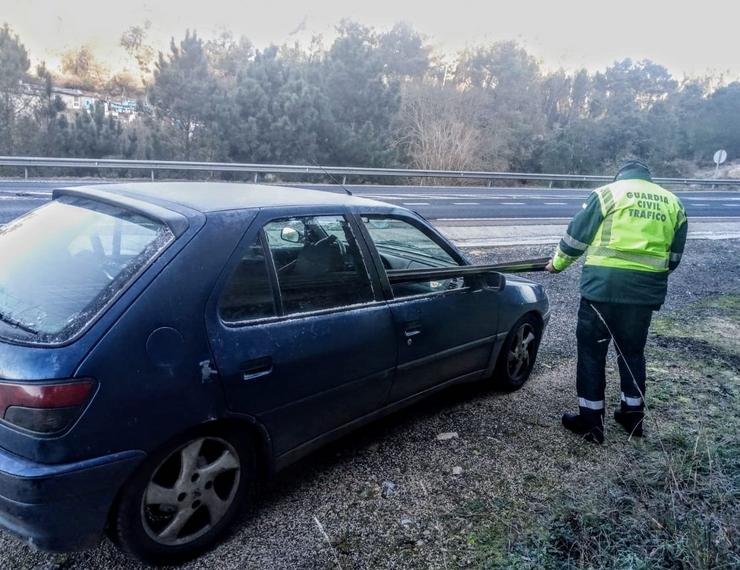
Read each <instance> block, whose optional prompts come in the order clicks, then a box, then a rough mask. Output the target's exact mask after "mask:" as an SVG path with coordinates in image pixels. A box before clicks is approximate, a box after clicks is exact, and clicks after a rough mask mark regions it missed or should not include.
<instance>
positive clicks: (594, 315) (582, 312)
mask: <svg viewBox="0 0 740 570" xmlns="http://www.w3.org/2000/svg"><path fill="white" fill-rule="evenodd" d="M687 229H688V223H687V218H686V213H685V212H684V208H683V205H682V204H681V201H680V200H679V199H678V198H677V197H676V196H675V195H674V194H672V193H671V192H669V191H668V190H666V189H664V188H661V187H660V186H658V185H657V184H654V183H653V182H652V178H651V175H650V169H649V168H648V167H647V166H646V165H645V164H644V163H642V162H639V161H634V160H633V161H629V162H627V163H625V164H624V165H623V166H622V167H621V168H620V169H619V172H618V173H617V175H616V176H615V177H614V182H612V183H610V184H608V185H606V186H602V187H601V188H597V189H596V190H594V191H593V192H592V193H591V194H590V195H589V197H588V199H587V200H586V203H585V204H583V209H582V210H581V211H580V212H579V213H578V214H576V216H575V217H574V218H573V220H572V221H571V222H570V225H569V226H568V230H567V232H566V234H565V235H564V236H563V239H562V240H560V244H559V245H558V248H557V250H556V251H555V254H554V256H553V258H552V259H551V260H550V262H549V263H548V265H547V271H549V272H550V273H559V272H560V271H563V270H564V269H566V268H567V267H568V266H569V265H571V264H572V263H573V262H574V261H576V260H577V259H578V257H580V256H581V255H582V254H584V253H585V254H586V261H585V264H584V267H583V273H582V276H581V304H580V308H579V310H578V326H577V329H576V338H577V340H578V365H577V378H576V388H577V392H578V408H579V413H578V414H572V413H566V414H564V415H563V425H564V426H565V427H566V428H567V429H569V430H570V431H572V432H574V433H576V434H579V435H581V436H583V437H584V439H586V440H587V441H591V442H594V443H602V442H603V441H604V388H605V384H606V376H605V371H604V368H605V365H606V354H607V351H608V349H609V341H610V340H612V339H613V340H614V345H615V350H616V352H617V356H618V363H619V376H620V379H621V388H622V397H621V403H620V407H619V409H617V410H616V411H615V412H614V419H615V420H616V421H617V422H618V423H619V424H621V425H622V427H624V429H625V430H626V431H627V432H628V433H630V434H631V435H633V436H641V435H642V433H643V426H642V420H643V415H644V408H645V342H646V340H647V334H648V328H649V326H650V320H651V318H652V313H653V311H656V310H658V309H659V308H660V306H661V305H662V304H663V301H664V300H665V295H666V288H667V284H668V275H669V274H670V273H671V272H672V271H673V270H674V269H676V267H678V264H679V262H680V261H681V255H682V254H683V249H684V245H685V242H686V231H687Z"/></svg>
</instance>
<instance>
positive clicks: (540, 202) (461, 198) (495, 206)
mask: <svg viewBox="0 0 740 570" xmlns="http://www.w3.org/2000/svg"><path fill="white" fill-rule="evenodd" d="M95 183H100V181H89V180H84V181H70V180H67V181H62V182H59V181H57V182H49V181H23V180H19V181H0V223H5V222H8V221H9V220H12V219H13V218H15V217H17V216H19V215H21V214H23V213H25V212H27V211H28V210H31V209H32V208H36V207H38V206H40V205H41V204H43V203H44V202H45V201H47V200H48V199H49V198H50V196H51V191H52V190H53V189H54V188H57V187H61V186H80V185H87V184H95ZM305 187H307V188H319V189H327V190H334V191H337V190H338V188H337V186H331V185H305ZM348 188H349V189H350V190H351V191H352V192H353V193H354V194H355V195H357V196H364V197H367V198H373V199H376V200H382V201H384V202H390V203H393V204H397V205H399V206H403V207H406V208H409V209H412V210H415V211H417V212H419V213H420V214H421V215H423V216H424V217H426V218H428V219H430V220H440V221H450V220H461V219H464V220H476V219H478V220H494V219H500V218H509V219H511V218H532V219H539V218H570V217H572V216H573V215H574V214H575V213H576V212H577V211H578V209H579V208H580V207H581V204H582V203H583V201H584V198H585V197H586V196H587V195H588V193H589V190H588V189H562V188H557V189H556V188H553V189H548V188H531V189H529V188H528V189H522V188H488V187H460V186H348ZM676 193H677V195H678V196H679V197H680V198H681V200H682V201H683V203H684V205H685V207H686V212H687V214H688V215H689V217H690V218H715V217H721V218H734V217H737V218H740V192H736V191H727V190H724V191H710V190H689V191H677V192H676Z"/></svg>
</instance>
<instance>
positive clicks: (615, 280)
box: [553, 178, 688, 305]
mask: <svg viewBox="0 0 740 570" xmlns="http://www.w3.org/2000/svg"><path fill="white" fill-rule="evenodd" d="M687 228H688V224H687V218H686V213H685V211H684V208H683V205H682V204H681V201H680V200H679V199H678V198H677V197H676V196H675V195H674V194H673V193H671V192H669V191H668V190H666V189H664V188H661V187H660V186H658V185H657V184H654V183H653V182H651V181H649V180H643V179H636V178H635V179H627V180H619V181H617V182H613V183H611V184H608V185H606V186H602V187H601V188H597V189H596V190H594V192H592V194H591V195H590V196H589V198H588V200H587V201H586V203H585V204H584V207H583V209H582V210H581V212H579V213H578V214H577V215H576V216H575V217H574V218H573V220H572V221H571V223H570V225H569V226H568V230H567V232H566V234H565V235H564V236H563V239H562V240H561V241H560V244H559V245H558V248H557V250H556V252H555V255H554V257H553V266H554V267H555V269H557V270H559V271H562V270H563V269H566V268H567V267H568V266H569V265H570V264H571V263H573V262H574V261H575V260H576V259H578V257H580V256H581V255H583V254H584V253H585V254H586V260H585V264H584V269H583V277H582V280H581V294H582V295H583V296H584V297H585V298H587V299H590V300H592V301H605V302H617V303H637V304H648V305H660V304H662V303H663V300H664V299H665V292H666V284H667V276H668V273H669V271H671V270H673V269H675V268H676V267H677V266H678V264H679V262H680V261H681V256H682V254H683V249H684V245H685V240H686V231H687Z"/></svg>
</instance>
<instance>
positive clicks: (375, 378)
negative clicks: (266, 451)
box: [210, 211, 396, 456]
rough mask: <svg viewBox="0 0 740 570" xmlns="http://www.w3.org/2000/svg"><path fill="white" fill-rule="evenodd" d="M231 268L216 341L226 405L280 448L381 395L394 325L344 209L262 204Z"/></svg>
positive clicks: (351, 415)
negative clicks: (290, 211)
mask: <svg viewBox="0 0 740 570" xmlns="http://www.w3.org/2000/svg"><path fill="white" fill-rule="evenodd" d="M255 226H256V227H255V229H254V230H253V231H251V232H250V233H248V234H247V235H246V236H245V238H244V240H243V242H242V244H241V246H240V248H239V250H238V251H237V252H236V253H235V259H234V260H233V261H232V263H231V266H230V267H229V269H228V271H227V272H226V274H227V277H226V278H225V279H223V283H222V285H221V286H220V290H219V291H218V294H217V301H216V302H214V303H213V305H215V306H214V307H213V308H212V312H213V319H212V320H213V325H212V327H211V328H212V330H211V335H210V336H211V340H212V347H213V352H214V357H215V360H216V364H217V367H218V371H219V374H220V376H221V379H222V382H223V385H224V390H225V393H226V398H227V402H228V406H229V407H230V408H231V409H232V410H234V411H237V412H241V413H246V414H249V415H251V416H253V417H255V418H257V419H258V420H259V421H260V422H261V423H262V424H263V425H264V426H265V427H266V428H267V430H268V431H269V433H270V437H271V440H272V445H273V451H274V453H275V455H278V456H279V455H282V454H284V453H286V452H288V451H290V450H292V449H294V448H296V447H298V446H301V445H302V444H306V443H307V442H310V441H311V440H314V439H316V438H318V437H320V436H322V435H323V434H326V433H328V432H331V431H332V430H334V429H336V428H338V427H340V426H342V425H344V424H346V423H348V422H351V421H352V420H353V419H356V418H359V417H361V416H363V415H366V414H368V413H370V412H372V411H374V410H376V409H377V408H378V407H380V406H382V405H383V404H384V403H385V400H386V397H387V394H388V392H389V390H390V386H391V382H392V374H393V369H394V367H395V363H396V347H395V325H394V322H393V319H392V317H391V314H390V309H389V308H388V306H387V304H386V302H385V300H384V299H383V297H382V294H381V293H380V291H378V286H377V281H374V280H373V279H371V277H370V274H369V272H368V270H367V265H366V261H365V255H363V253H362V251H363V250H362V249H361V248H365V245H364V243H362V242H361V241H360V240H357V239H356V237H355V235H354V233H353V230H352V227H351V225H350V223H349V221H348V218H347V216H346V215H345V213H344V212H336V211H334V212H329V213H326V212H321V213H301V214H298V215H294V216H290V215H285V213H281V214H276V213H275V212H270V211H264V212H262V214H261V215H260V216H259V217H258V219H257V221H256V222H255Z"/></svg>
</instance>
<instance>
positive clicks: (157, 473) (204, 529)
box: [112, 432, 255, 564]
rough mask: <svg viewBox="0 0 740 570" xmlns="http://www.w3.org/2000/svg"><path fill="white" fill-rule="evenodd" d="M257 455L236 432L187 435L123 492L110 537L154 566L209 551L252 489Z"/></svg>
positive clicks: (145, 467) (148, 465) (147, 465)
mask: <svg viewBox="0 0 740 570" xmlns="http://www.w3.org/2000/svg"><path fill="white" fill-rule="evenodd" d="M254 461H255V460H254V452H253V448H252V446H251V444H250V442H249V439H248V438H247V437H244V435H243V434H236V433H228V432H227V433H217V432H213V433H204V434H200V435H197V436H189V437H187V438H183V439H181V440H180V441H179V442H178V443H176V444H173V445H171V446H169V447H168V448H167V449H165V450H163V451H162V452H160V453H157V454H155V455H154V456H152V457H151V458H150V459H149V460H148V461H147V462H146V463H145V464H144V465H143V466H142V467H141V468H140V469H139V471H138V472H137V473H136V475H135V476H134V477H133V479H132V480H131V481H130V482H129V483H128V484H127V485H126V487H125V488H124V490H123V492H122V494H121V497H120V499H119V502H118V505H117V509H116V514H115V518H114V521H113V528H112V538H113V539H114V540H115V541H116V542H117V543H118V544H119V545H120V546H121V547H122V548H123V549H124V550H125V551H127V552H129V553H130V554H132V555H133V556H135V557H136V558H138V559H139V560H142V561H144V562H148V563H150V564H173V563H179V562H183V561H185V560H188V559H191V558H193V557H195V556H197V555H199V554H200V553H202V552H204V551H205V550H208V549H209V548H211V547H212V546H213V545H214V544H215V543H216V542H217V541H218V539H219V538H220V537H221V536H222V535H223V533H224V532H225V531H226V529H227V528H228V527H229V526H230V524H231V523H232V522H233V521H234V519H235V518H236V517H237V515H238V513H239V510H240V508H241V507H242V506H243V504H244V502H245V499H246V498H247V497H248V496H249V495H250V494H251V491H252V490H253V488H254V473H255V464H254Z"/></svg>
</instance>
